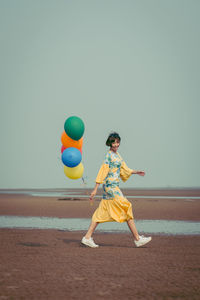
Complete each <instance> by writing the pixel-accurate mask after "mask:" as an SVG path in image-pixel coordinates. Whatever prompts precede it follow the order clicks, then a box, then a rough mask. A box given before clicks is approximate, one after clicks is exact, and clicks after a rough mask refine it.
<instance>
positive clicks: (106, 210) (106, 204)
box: [81, 132, 151, 248]
mask: <svg viewBox="0 0 200 300" xmlns="http://www.w3.org/2000/svg"><path fill="white" fill-rule="evenodd" d="M120 141H121V138H120V136H119V134H118V133H116V132H114V133H111V134H110V135H109V136H108V139H107V141H106V145H107V146H109V147H110V150H109V151H108V153H107V154H106V157H105V160H104V162H103V164H102V166H101V168H100V170H99V172H98V175H97V178H96V185H95V188H94V190H93V191H92V193H91V195H90V201H93V198H94V196H95V195H96V193H97V189H98V187H99V185H100V184H103V198H102V200H101V202H100V204H99V207H98V208H97V209H96V211H95V212H94V214H93V216H92V221H91V224H90V226H89V229H88V231H87V233H86V235H85V236H84V237H83V238H82V241H81V242H82V244H84V245H86V246H89V247H92V248H96V247H99V246H98V245H97V244H95V242H94V240H93V238H92V234H93V232H94V230H95V228H96V227H97V225H98V224H99V223H103V222H113V221H116V222H120V223H122V222H125V221H126V222H127V224H128V226H129V229H130V231H131V233H132V235H133V239H134V243H135V245H136V247H140V246H143V245H145V244H147V243H148V242H150V241H151V237H144V236H140V235H139V234H138V231H137V228H136V226H135V222H134V219H133V212H132V204H131V203H130V202H129V201H128V200H127V199H126V198H125V197H124V196H123V194H122V192H121V191H120V189H119V179H120V178H121V179H122V180H123V181H126V180H127V179H128V178H129V177H130V176H131V175H132V174H137V175H140V176H144V175H145V172H144V171H135V170H132V169H129V168H128V167H127V165H126V164H125V162H124V161H123V159H122V158H121V156H120V155H119V153H118V152H117V150H118V148H119V145H120Z"/></svg>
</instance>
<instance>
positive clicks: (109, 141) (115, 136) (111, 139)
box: [106, 132, 121, 147]
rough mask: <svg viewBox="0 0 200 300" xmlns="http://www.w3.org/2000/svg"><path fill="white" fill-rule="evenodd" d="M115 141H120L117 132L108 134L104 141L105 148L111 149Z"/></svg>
mask: <svg viewBox="0 0 200 300" xmlns="http://www.w3.org/2000/svg"><path fill="white" fill-rule="evenodd" d="M116 139H118V140H119V142H120V141H121V138H120V136H119V134H118V133H117V132H112V133H110V134H109V136H108V138H107V141H106V146H108V147H111V146H112V143H114V141H115V140H116Z"/></svg>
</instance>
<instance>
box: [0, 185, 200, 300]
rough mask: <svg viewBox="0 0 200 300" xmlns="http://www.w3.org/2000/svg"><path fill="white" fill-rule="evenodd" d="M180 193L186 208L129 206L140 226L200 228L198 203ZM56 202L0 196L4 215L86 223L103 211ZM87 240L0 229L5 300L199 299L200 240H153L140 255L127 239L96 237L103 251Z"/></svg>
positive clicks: (0, 283) (138, 202)
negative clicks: (182, 223)
mask: <svg viewBox="0 0 200 300" xmlns="http://www.w3.org/2000/svg"><path fill="white" fill-rule="evenodd" d="M83 192H84V193H89V192H90V191H88V190H84V191H83ZM83 192H82V193H83ZM133 192H134V193H137V191H136V190H134V191H130V190H128V191H126V193H125V192H124V194H125V195H128V193H130V194H131V193H133ZM151 192H152V191H151ZM162 192H163V193H164V194H163V195H162V196H167V195H169V194H170V193H171V192H170V191H168V192H167V191H165V192H164V191H162ZM193 192H194V191H193ZM138 193H139V194H140V195H141V193H142V194H143V195H144V194H145V193H146V191H143V192H142V191H138ZM147 193H148V192H147ZM181 193H182V194H184V196H186V198H187V200H188V201H184V200H183V199H176V198H174V199H172V198H170V199H164V198H162V199H157V198H156V199H134V200H131V199H130V201H131V202H132V203H133V210H134V216H135V218H136V219H169V220H170V219H171V220H175V219H176V220H194V221H197V220H198V221H199V220H200V200H195V201H189V198H190V197H192V195H191V192H188V190H183V191H178V192H177V194H176V196H178V195H180V194H181ZM196 193H197V194H198V191H196ZM197 194H195V195H197ZM154 195H156V191H154ZM157 195H159V196H160V195H161V194H160V193H158V194H157ZM193 195H194V193H193ZM173 196H175V194H174V193H173ZM198 196H199V194H198ZM74 198H76V197H74ZM59 199H60V200H58V197H57V198H56V197H32V196H25V195H19V194H18V195H4V194H0V214H1V215H23V216H52V217H54V216H55V217H65V218H67V217H79V218H80V217H84V218H85V217H90V216H91V214H92V212H93V211H94V209H95V208H96V206H97V205H98V203H99V201H96V203H95V204H94V206H92V207H91V206H90V205H89V204H88V202H87V200H86V199H79V200H78V199H77V198H76V199H72V198H69V199H68V197H64V198H62V197H61V198H59ZM67 199H68V200H67ZM83 234H84V233H83V232H67V231H59V230H25V229H1V230H0V236H1V243H0V299H200V287H199V279H200V236H159V235H153V240H152V242H151V243H149V244H148V245H146V246H145V247H142V248H135V247H134V245H133V240H132V237H131V235H130V234H128V233H125V234H112V233H99V232H96V233H95V235H94V239H95V242H96V243H98V244H99V245H100V247H99V248H97V249H91V248H86V247H84V246H82V245H81V244H80V239H81V238H82V236H83Z"/></svg>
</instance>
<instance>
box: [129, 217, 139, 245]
mask: <svg viewBox="0 0 200 300" xmlns="http://www.w3.org/2000/svg"><path fill="white" fill-rule="evenodd" d="M127 224H128V227H129V229H130V231H131V232H132V234H133V237H134V239H135V240H136V241H138V240H139V234H138V231H137V228H136V226H135V222H134V220H133V219H130V220H128V221H127Z"/></svg>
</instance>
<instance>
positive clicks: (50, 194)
mask: <svg viewBox="0 0 200 300" xmlns="http://www.w3.org/2000/svg"><path fill="white" fill-rule="evenodd" d="M0 194H7V195H9V194H11V195H12V194H14V195H29V196H32V197H59V198H60V197H62V198H60V199H59V200H65V198H80V199H83V198H89V194H88V195H83V194H81V191H80V194H79V193H77V191H76V192H75V191H74V192H73V191H62V192H61V191H37V190H34V191H33V190H25V191H22V190H20V191H18V190H1V191H0ZM124 196H125V197H126V198H128V199H130V198H131V199H183V200H185V201H195V200H199V199H200V196H163V195H162V196H157V195H155V196H145V195H142V196H139V195H125V194H124ZM95 198H99V199H101V198H102V196H101V195H97V196H96V197H95Z"/></svg>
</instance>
